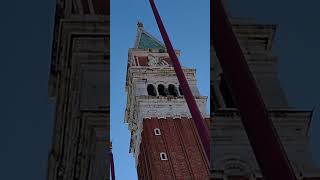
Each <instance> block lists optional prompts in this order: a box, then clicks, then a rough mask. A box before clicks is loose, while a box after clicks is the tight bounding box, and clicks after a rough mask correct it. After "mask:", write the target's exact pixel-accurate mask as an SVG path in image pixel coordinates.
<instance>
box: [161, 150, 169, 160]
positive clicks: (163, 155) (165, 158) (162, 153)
mask: <svg viewBox="0 0 320 180" xmlns="http://www.w3.org/2000/svg"><path fill="white" fill-rule="evenodd" d="M160 159H161V160H162V161H166V160H168V157H167V154H166V153H165V152H161V153H160Z"/></svg>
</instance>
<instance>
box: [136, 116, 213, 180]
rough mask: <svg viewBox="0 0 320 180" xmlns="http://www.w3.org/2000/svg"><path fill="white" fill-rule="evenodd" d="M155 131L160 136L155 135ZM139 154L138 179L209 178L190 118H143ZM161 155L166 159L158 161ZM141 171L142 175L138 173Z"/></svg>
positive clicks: (202, 152) (199, 179)
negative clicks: (162, 153) (158, 132)
mask: <svg viewBox="0 0 320 180" xmlns="http://www.w3.org/2000/svg"><path fill="white" fill-rule="evenodd" d="M156 128H159V129H160V131H161V135H155V132H154V129H156ZM143 129H144V130H143V132H142V143H141V145H140V155H139V167H138V171H139V172H140V173H139V178H140V179H144V178H145V177H147V179H175V178H177V179H197V180H205V179H207V178H208V177H209V172H208V169H207V167H208V164H207V163H208V161H207V160H206V157H205V154H204V151H203V148H202V146H201V144H200V143H201V142H200V139H199V137H198V134H197V132H196V129H195V125H194V123H193V121H192V119H190V118H175V119H173V118H151V119H144V125H143ZM161 152H165V153H166V154H167V156H168V160H161V159H160V153H161ZM142 172H143V173H142Z"/></svg>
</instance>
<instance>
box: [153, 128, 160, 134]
mask: <svg viewBox="0 0 320 180" xmlns="http://www.w3.org/2000/svg"><path fill="white" fill-rule="evenodd" d="M154 134H155V135H156V136H160V135H161V131H160V129H159V128H155V129H154Z"/></svg>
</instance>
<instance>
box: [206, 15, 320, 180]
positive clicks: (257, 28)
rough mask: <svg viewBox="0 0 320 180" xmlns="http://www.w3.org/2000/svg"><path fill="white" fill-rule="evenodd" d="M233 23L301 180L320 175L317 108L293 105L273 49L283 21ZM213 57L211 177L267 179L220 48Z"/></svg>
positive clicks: (220, 179) (240, 20)
mask: <svg viewBox="0 0 320 180" xmlns="http://www.w3.org/2000/svg"><path fill="white" fill-rule="evenodd" d="M231 23H232V25H233V28H234V32H235V33H236V35H237V36H238V42H239V43H240V46H241V48H242V50H243V52H244V55H245V57H246V59H247V63H248V65H249V67H250V70H251V72H252V74H253V76H254V78H255V80H256V83H257V85H258V88H259V90H260V92H261V95H262V98H263V100H264V102H265V104H266V106H267V108H268V111H269V117H270V118H271V119H272V121H273V123H274V126H275V128H276V130H277V132H278V134H279V136H280V139H281V141H282V144H283V145H284V148H285V151H286V153H287V155H288V158H289V160H290V163H291V164H292V166H293V168H294V171H295V173H296V175H297V177H298V179H299V180H300V179H301V180H302V179H303V180H317V179H319V180H320V171H319V169H316V167H315V164H314V163H313V162H312V157H311V154H310V150H309V147H308V141H309V135H308V133H309V128H310V127H309V126H310V121H311V119H312V111H311V110H301V109H295V108H293V107H290V106H289V105H288V102H287V99H286V96H285V93H284V92H283V90H282V89H281V85H280V82H279V80H278V78H277V63H278V58H277V57H275V56H274V55H273V54H272V45H273V40H274V36H275V32H276V27H277V26H276V25H273V24H258V23H256V21H255V20H254V19H250V18H231ZM211 59H212V60H213V63H212V64H211V65H212V66H211V97H212V99H211V108H212V110H211V111H212V117H211V121H212V123H211V125H212V126H211V128H210V131H211V151H212V152H211V179H214V180H255V179H262V175H261V172H260V170H259V167H258V164H257V162H256V159H255V156H254V154H253V151H252V148H251V146H250V144H249V140H248V137H247V135H246V132H245V130H244V127H243V125H242V122H241V117H240V115H239V112H238V111H237V109H236V108H235V105H234V102H233V99H232V95H231V94H230V90H229V89H228V85H227V82H226V81H225V79H224V77H223V71H222V70H221V67H220V66H219V62H218V60H217V58H216V56H215V54H214V53H213V54H212V57H211ZM248 98H250V97H248ZM274 163H277V162H274Z"/></svg>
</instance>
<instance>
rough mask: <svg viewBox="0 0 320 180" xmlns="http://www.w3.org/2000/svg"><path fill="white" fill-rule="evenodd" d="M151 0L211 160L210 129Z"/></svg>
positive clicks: (193, 117) (162, 34)
mask: <svg viewBox="0 0 320 180" xmlns="http://www.w3.org/2000/svg"><path fill="white" fill-rule="evenodd" d="M149 2H150V5H151V8H152V11H153V14H154V16H155V19H156V21H157V24H158V27H159V30H160V33H161V36H162V39H163V41H164V44H165V46H166V48H167V52H168V54H169V56H170V58H171V61H172V65H173V67H174V70H175V72H176V75H177V78H178V80H179V83H180V87H181V90H182V92H183V95H184V98H185V99H186V101H187V104H188V107H189V110H190V113H191V116H192V119H193V120H194V122H195V125H196V127H197V130H198V134H199V136H200V139H201V142H202V145H203V147H204V150H205V152H206V155H207V158H208V161H209V160H210V140H209V134H208V129H207V127H206V126H205V122H204V120H203V118H202V115H201V112H200V111H199V108H198V105H197V104H196V101H195V99H194V96H193V94H192V92H191V89H190V87H189V84H188V82H187V79H186V77H185V75H184V73H183V71H182V68H181V65H180V63H179V60H178V57H177V55H176V53H175V51H174V49H173V47H172V44H171V42H170V39H169V36H168V34H167V32H166V29H165V27H164V25H163V23H162V20H161V17H160V15H159V12H158V10H157V7H156V5H155V3H154V1H153V0H149Z"/></svg>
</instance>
